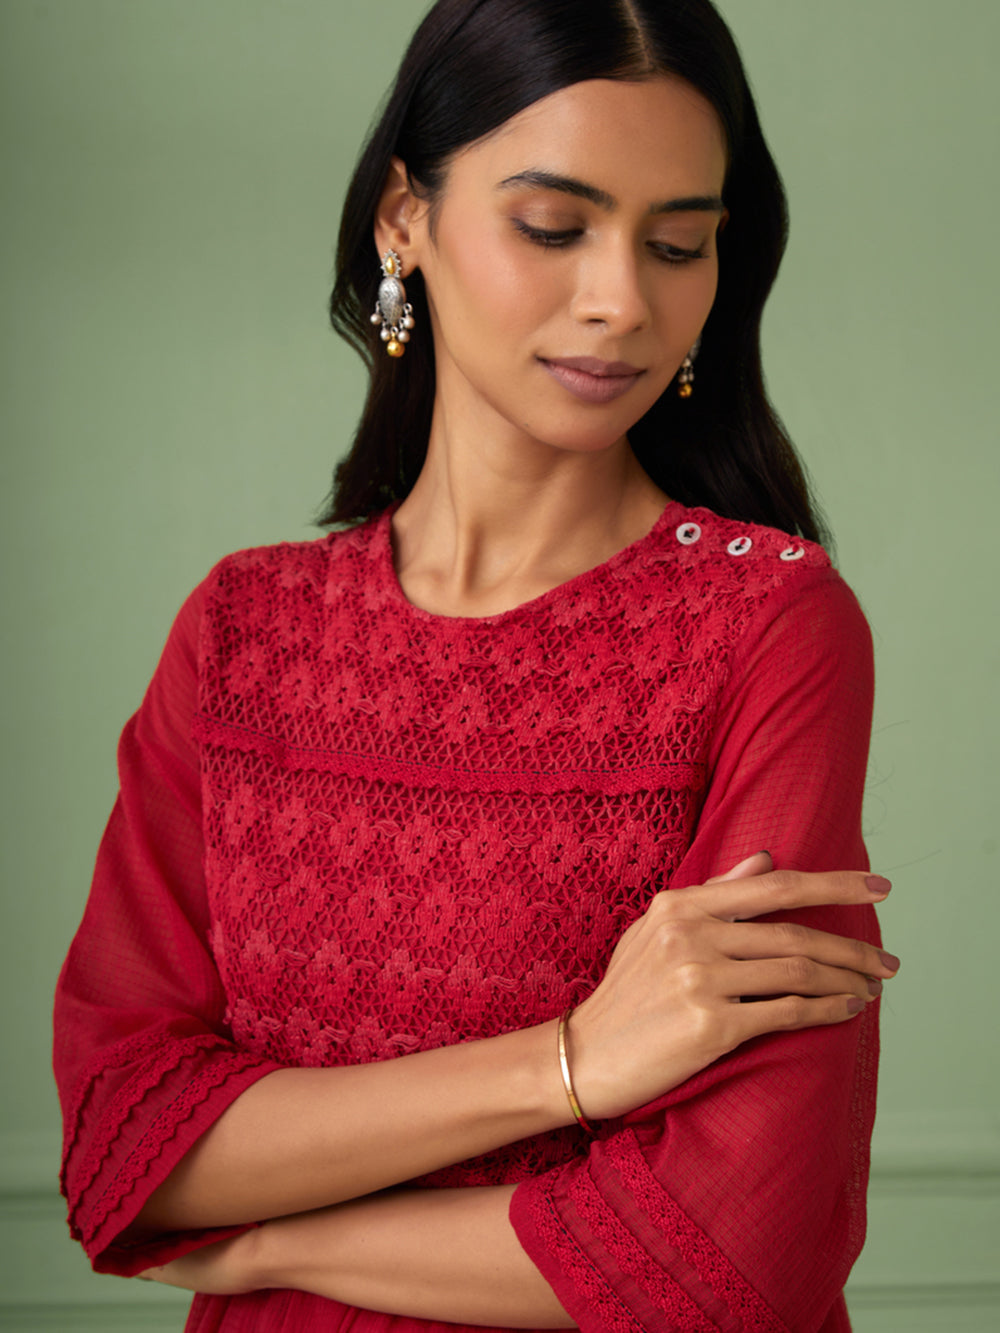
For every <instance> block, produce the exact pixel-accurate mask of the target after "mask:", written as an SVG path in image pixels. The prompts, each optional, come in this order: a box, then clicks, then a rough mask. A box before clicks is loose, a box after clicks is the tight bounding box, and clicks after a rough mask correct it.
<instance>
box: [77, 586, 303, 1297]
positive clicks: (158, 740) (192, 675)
mask: <svg viewBox="0 0 1000 1333" xmlns="http://www.w3.org/2000/svg"><path fill="white" fill-rule="evenodd" d="M203 601H204V594H203V590H202V589H198V590H196V591H195V593H193V594H192V595H191V597H190V598H189V599H188V601H187V602H186V603H185V605H184V607H183V608H182V610H181V612H180V614H179V615H178V617H177V620H176V622H175V624H174V627H173V630H172V632H171V634H170V637H169V639H168V642H167V645H166V648H165V649H164V653H163V656H162V658H161V661H160V664H159V666H158V668H157V671H156V674H155V676H154V678H153V680H152V683H151V684H150V687H149V690H148V691H147V694H146V696H145V699H144V700H143V703H142V706H141V707H140V709H139V711H138V712H137V713H136V715H135V716H134V717H133V718H132V719H131V721H130V722H129V723H128V725H127V726H126V728H125V731H124V733H123V735H122V738H121V743H120V746H119V752H118V761H119V776H120V784H121V785H120V793H119V797H118V800H117V802H116V804H115V807H114V810H113V812H112V815H111V818H110V821H109V823H108V827H107V830H106V832H105V834H104V838H103V840H102V843H101V847H100V851H99V853H98V858H97V865H96V870H95V875H94V882H93V887H92V889H91V895H90V899H89V901H88V904H87V908H86V912H85V915H84V918H83V921H82V923H81V925H80V928H79V930H78V932H77V935H76V937H75V939H74V941H73V944H72V947H71V949H70V952H69V955H68V957H67V959H66V962H65V964H64V966H63V969H62V973H61V975H60V979H59V985H58V990H57V995H56V1010H55V1052H54V1064H55V1072H56V1080H57V1083H58V1085H59V1092H60V1097H61V1101H62V1107H63V1123H64V1155H63V1170H62V1187H63V1192H64V1193H65V1195H66V1198H67V1200H68V1204H69V1221H70V1228H71V1230H72V1232H73V1234H74V1236H75V1237H76V1238H77V1239H78V1240H80V1241H81V1242H82V1244H83V1246H84V1248H85V1249H86V1251H87V1253H88V1255H89V1256H90V1258H91V1260H92V1262H93V1264H94V1267H95V1268H96V1269H98V1271H103V1272H114V1273H120V1274H122V1275H131V1274H134V1273H136V1272H140V1271H142V1269H144V1268H146V1267H148V1266H150V1265H151V1264H153V1263H165V1262H167V1261H168V1260H169V1259H171V1258H175V1257H176V1256H177V1255H179V1254H182V1253H184V1252H186V1251H188V1250H191V1249H193V1248H197V1247H198V1246H199V1245H203V1244H207V1243H209V1242H211V1241H214V1240H218V1239H221V1238H222V1237H223V1236H226V1235H229V1234H235V1233H236V1232H237V1231H240V1230H244V1229H245V1228H243V1227H234V1228H231V1229H229V1230H224V1229H223V1230H218V1229H217V1230H211V1231H203V1232H183V1233H171V1234H169V1235H165V1236H163V1237H161V1238H159V1239H155V1238H154V1239H150V1240H146V1241H144V1243H142V1244H128V1243H127V1242H126V1241H125V1240H123V1238H122V1233H123V1232H125V1231H126V1230H127V1228H128V1227H129V1225H130V1224H131V1223H132V1222H133V1221H134V1219H135V1218H136V1216H137V1214H138V1213H139V1211H140V1209H141V1208H142V1206H143V1204H144V1202H145V1201H146V1200H147V1199H148V1198H149V1196H150V1194H151V1193H152V1192H153V1190H154V1189H155V1188H156V1187H157V1186H158V1185H159V1184H161V1183H162V1181H163V1180H164V1179H165V1178H166V1177H167V1175H168V1174H169V1173H170V1171H171V1170H172V1169H173V1167H174V1166H175V1165H176V1163H177V1162H178V1161H179V1160H180V1158H181V1157H183V1155H184V1154H185V1153H186V1152H187V1151H188V1150H189V1149H190V1147H191V1146H192V1144H193V1143H194V1142H195V1141H196V1140H197V1139H198V1138H199V1137H200V1136H201V1135H202V1134H203V1133H204V1132H205V1130H206V1129H207V1128H208V1127H209V1125H211V1124H212V1123H213V1122H214V1121H215V1120H216V1119H217V1118H218V1116H219V1115H221V1113H222V1112H223V1111H224V1110H225V1109H226V1107H227V1106H228V1105H229V1104H230V1103H231V1102H232V1101H233V1100H234V1099H235V1098H236V1097H237V1096H239V1095H240V1093H241V1092H243V1091H244V1090H245V1089H246V1088H247V1087H248V1086H250V1084H252V1083H253V1082H254V1081H256V1080H257V1079H258V1078H260V1077H261V1076H262V1075H263V1074H266V1073H269V1072H270V1071H271V1070H273V1069H274V1068H276V1067H277V1066H276V1065H274V1064H273V1063H271V1062H269V1061H262V1060H260V1059H257V1058H255V1057H254V1056H252V1055H249V1054H247V1053H245V1052H242V1051H240V1050H238V1049H237V1048H236V1047H235V1046H234V1044H233V1042H232V1040H231V1039H230V1037H229V1035H228V1032H227V1027H226V1022H225V996H224V993H223V988H222V984H221V981H220V978H219V975H218V972H217V970H216V968H215V965H214V962H213V959H212V956H211V953H210V950H209V947H208V939H207V936H208V926H209V923H208V907H207V902H206V894H205V883H204V873H203V865H202V859H203V846H202V828H201V794H200V778H199V766H198V756H197V752H196V748H195V746H194V744H193V742H192V740H191V719H192V716H193V712H194V709H195V705H196V696H197V669H196V661H197V638H198V630H199V624H200V620H201V608H202V604H203Z"/></svg>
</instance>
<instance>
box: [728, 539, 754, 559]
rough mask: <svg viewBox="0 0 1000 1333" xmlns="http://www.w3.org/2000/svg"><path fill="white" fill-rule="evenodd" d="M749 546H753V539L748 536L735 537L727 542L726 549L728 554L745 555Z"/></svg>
mask: <svg viewBox="0 0 1000 1333" xmlns="http://www.w3.org/2000/svg"><path fill="white" fill-rule="evenodd" d="M751 546H753V541H752V540H751V539H750V538H749V537H737V538H736V539H735V540H734V541H731V542H730V543H729V545H728V546H727V547H726V550H727V551H728V552H729V554H730V555H746V553H747V551H749V550H750V547H751Z"/></svg>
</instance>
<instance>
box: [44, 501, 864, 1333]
mask: <svg viewBox="0 0 1000 1333" xmlns="http://www.w3.org/2000/svg"><path fill="white" fill-rule="evenodd" d="M870 712H871V647H870V640H869V636H868V630H867V626H866V624H865V622H864V618H863V616H862V615H861V612H860V611H859V609H858V607H857V604H856V602H855V601H854V598H853V596H852V595H851V593H850V591H849V590H848V589H847V588H846V586H845V585H844V584H843V582H842V581H841V580H840V578H839V576H838V575H837V574H836V573H835V572H834V571H833V570H832V569H831V568H830V566H829V562H828V560H827V557H826V556H825V554H824V553H823V552H822V551H821V550H820V549H819V548H818V547H815V546H812V545H810V544H809V543H806V542H800V541H795V540H792V539H789V538H788V537H787V536H786V535H784V534H782V533H778V532H775V531H773V530H771V529H767V528H761V527H755V526H753V525H749V524H744V523H737V522H733V521H729V520H723V519H720V518H718V517H716V516H715V515H713V514H711V513H709V512H708V511H706V510H696V509H685V508H683V507H682V506H680V505H677V504H673V503H671V504H669V505H668V506H667V508H666V510H665V512H664V514H663V516H662V517H661V519H660V520H659V522H658V523H657V524H656V526H655V527H654V528H653V530H652V531H651V532H650V533H649V534H648V536H646V537H645V538H643V539H642V540H641V541H638V542H636V543H634V544H633V545H631V546H629V547H627V548H626V549H625V550H624V551H622V552H620V553H619V554H618V555H616V556H615V557H613V558H612V559H611V560H609V561H607V562H606V563H605V564H603V565H600V566H598V567H597V568H596V569H594V570H591V571H589V572H588V573H585V574H582V575H580V576H579V577H577V578H575V579H573V580H571V581H570V582H569V583H566V584H564V585H562V586H561V587H558V588H555V589H553V590H551V591H550V592H548V593H546V594H544V595H543V596H541V597H538V598H536V599H535V600H533V601H531V602H528V603H526V604H525V605H523V606H521V607H518V608H516V609H514V610H511V611H508V612H504V613H502V614H500V615H496V616H489V617H485V618H481V619H469V618H461V617H456V618H447V617H441V616H434V615H430V614H428V613H426V612H423V611H421V610H419V609H417V608H415V607H413V606H411V605H410V604H409V603H408V602H407V601H406V600H405V598H404V597H403V595H402V592H401V590H400V588H399V585H398V582H397V580H396V577H395V574H394V571H393V567H392V556H391V547H390V539H389V515H388V514H385V515H383V516H382V517H381V518H379V519H376V520H373V521H371V522H370V523H367V524H365V525H364V526H362V527H361V528H358V529H355V530H353V531H350V532H345V533H338V534H334V535H332V536H330V537H327V538H324V539H322V540H319V541H314V542H307V543H301V544H297V545H284V546H277V547H272V548H264V549H261V550H256V551H248V552H243V553H241V554H238V555H235V556H231V557H229V558H228V559H226V560H224V561H223V562H222V563H221V564H220V565H219V566H218V567H217V568H216V569H215V570H214V571H213V573H212V574H211V575H210V577H209V578H208V579H207V580H206V581H205V582H204V583H203V584H202V585H201V586H200V587H199V588H198V589H197V590H196V591H195V593H194V594H192V596H191V597H190V598H189V599H188V601H187V603H186V604H185V606H184V608H183V609H182V611H181V613H180V615H179V616H178V618H177V621H176V623H175V625H174V628H173V631H172V633H171V636H170V639H169V641H168V644H167V647H166V649H165V651H164V655H163V658H162V660H161V662H160V665H159V667H158V669H157V672H156V675H155V677H154V679H153V681H152V684H151V685H150V688H149V691H148V693H147V695H146V698H145V700H144V702H143V704H142V707H141V708H140V710H139V712H138V713H137V714H136V716H135V717H134V718H133V719H132V720H131V721H130V722H129V724H128V726H127V727H126V729H125V732H124V735H123V737H122V742H121V747H120V771H121V794H120V797H119V800H118V803H117V805H116V807H115V810H114V812H113V814H112V816H111V820H110V823H109V825H108V829H107V832H106V834H105V837H104V841H103V843H102V846H101V851H100V854H99V857H98V863H97V871H96V876H95V881H94V887H93V890H92V893H91V898H90V902H89V905H88V907H87V911H86V915H85V917H84V920H83V923H82V925H81V927H80V930H79V933H78V935H77V937H76V940H75V941H74V944H73V946H72V949H71V951H70V954H69V957H68V959H67V962H66V964H65V967H64V969H63V973H62V976H61V979H60V985H59V995H58V999H57V1014H56V1019H57V1026H56V1032H57V1039H56V1071H57V1077H58V1080H59V1085H60V1092H61V1095H62V1099H63V1107H64V1119H65V1135H66V1140H65V1141H66V1150H65V1162H64V1172H63V1185H64V1190H65V1192H66V1195H67V1198H68V1200H69V1206H70V1224H71V1228H72V1230H73V1233H74V1235H75V1236H76V1237H77V1238H78V1239H79V1240H81V1241H82V1243H83V1244H84V1246H85V1248H86V1250H87V1252H88V1254H89V1255H90V1256H91V1258H92V1260H93V1262H94V1265H95V1267H96V1268H98V1269H99V1270H101V1271H107V1272H117V1273H124V1274H129V1273H134V1272H137V1271H140V1270H141V1269H142V1268H144V1267H147V1266H149V1265H150V1264H151V1263H153V1262H165V1261H166V1260H168V1259H169V1258H171V1257H174V1256H176V1255H178V1254H180V1253H183V1252H185V1251H186V1250H189V1249H191V1248H193V1247H195V1246H197V1245H201V1244H206V1243H208V1242H209V1241H211V1240H215V1239H218V1238H220V1237H221V1236H223V1235H225V1234H230V1233H229V1232H226V1231H222V1230H216V1231H211V1232H198V1233H183V1234H171V1235H167V1236H164V1237H163V1239H162V1242H160V1243H156V1244H151V1245H147V1246H145V1247H144V1248H142V1249H141V1250H136V1249H132V1248H129V1247H127V1246H125V1245H123V1244H120V1243H118V1242H117V1239H116V1238H117V1237H118V1236H119V1234H120V1233H121V1232H122V1231H123V1230H124V1228H125V1227H126V1226H127V1225H128V1224H129V1223H130V1222H131V1221H132V1219H133V1218H134V1217H135V1216H136V1214H137V1213H138V1211H139V1210H140V1208H141V1207H142V1204H143V1203H144V1201H145V1200H146V1199H147V1198H148V1196H149V1194H150V1193H151V1192H152V1190H153V1189H154V1188H155V1186H156V1185H158V1184H159V1183H160V1182H161V1181H162V1180H163V1179H164V1178H165V1176H166V1175H167V1174H168V1172H169V1171H170V1170H171V1168H172V1167H173V1166H174V1165H175V1164H176V1162H177V1161H178V1160H179V1158H180V1157H181V1156H182V1155H183V1154H184V1153H185V1152H186V1151H187V1149H188V1148H189V1147H190V1146H191V1145H192V1144H193V1143H194V1142H195V1141H196V1139H197V1138H198V1137H199V1136H200V1135H201V1134H202V1133H204V1131H205V1130H206V1128H207V1127H208V1126H209V1125H210V1124H211V1123H212V1122H213V1121H214V1120H215V1119H216V1118H217V1117H218V1116H219V1115H220V1114H221V1112H222V1111H223V1110H224V1109H225V1108H226V1106H228V1105H229V1104H230V1102H232V1100H233V1099H234V1098H236V1097H237V1096H239V1095H240V1093H241V1092H243V1091H244V1089H246V1088H247V1087H248V1086H249V1085H250V1084H251V1083H252V1082H254V1080H256V1079H258V1078H260V1077H261V1076H262V1075H264V1074H267V1073H268V1072H270V1071H272V1070H274V1069H275V1068H278V1067H281V1066H288V1065H295V1066H302V1065H312V1066H317V1065H337V1064H351V1063H357V1062H360V1061H370V1060H386V1059H391V1058H393V1057H394V1056H397V1055H399V1054H402V1053H405V1052H408V1051H414V1050H420V1049H426V1048H430V1047H437V1046H441V1045H446V1044H450V1043H453V1042H458V1041H463V1040H467V1039H470V1038H476V1037H486V1036H490V1035H493V1034H495V1033H499V1032H504V1031H509V1030H511V1029H514V1028H517V1027H523V1026H526V1025H530V1024H534V1023H538V1022H542V1021H544V1020H546V1019H549V1018H552V1017H554V1016H555V1015H556V1014H558V1013H559V1012H560V1011H561V1010H562V1009H563V1008H565V1007H566V1006H567V1005H569V1004H573V1003H575V1002H577V1001H579V1000H580V999H581V998H582V997H584V996H585V995H586V994H588V993H589V991H590V990H591V989H592V988H593V987H594V985H595V984H596V982H597V981H598V980H599V978H600V976H601V975H602V972H603V968H604V966H605V963H606V960H607V958H608V955H609V953H610V951H611V949H612V947H613V946H614V943H615V942H616V941H617V939H618V938H619V936H620V935H621V933H622V931H623V930H624V929H625V928H626V926H627V925H628V924H629V923H630V922H631V921H633V920H634V919H635V918H636V917H637V916H638V915H639V914H640V913H641V912H642V911H643V909H644V906H645V904H646V903H647V901H648V899H649V897H650V895H651V894H652V893H654V892H656V891H657V890H660V889H663V888H666V887H673V888H683V887H684V886H685V885H688V884H693V883H699V882H701V881H702V880H704V879H706V878H708V877H709V876H711V875H713V874H717V873H719V872H721V871H723V870H725V869H727V868H728V867H729V866H731V865H732V864H735V863H736V862H737V861H739V860H740V859H742V858H743V857H745V856H747V855H749V854H750V853H752V852H755V851H758V850H761V849H763V848H767V849H769V850H770V851H771V853H772V855H773V857H774V859H775V863H776V864H777V865H778V866H784V867H797V868H800V869H817V870H818V869H823V870H826V869H836V868H848V867H854V868H860V867H863V866H864V865H866V864H867V863H866V860H865V852H864V848H863V845H862V842H861V836H860V811H861V796H862V787H863V780H864V774H865V764H866V755H867V744H868V732H869V725H870ZM799 916H800V917H801V918H802V919H808V920H809V921H810V923H811V924H815V925H818V926H822V927H823V928H826V929H832V930H838V931H841V932H842V933H845V934H850V935H853V936H857V937H863V938H868V939H872V940H874V939H876V938H877V928H876V924H875V919H874V913H873V912H872V911H871V909H869V908H840V909H837V908H829V909H822V910H814V911H813V912H811V913H801V914H799ZM875 1009H876V1006H874V1005H870V1006H868V1008H867V1010H866V1011H865V1013H863V1014H862V1015H861V1016H860V1017H859V1018H857V1019H854V1020H851V1021H850V1022H848V1023H844V1024H839V1025H836V1026H833V1027H824V1028H815V1029H811V1030H809V1031H805V1032H796V1033H784V1034H776V1035H772V1036H769V1037H767V1038H762V1039H758V1040H756V1041H753V1042H750V1043H747V1044H746V1045H744V1046H742V1047H740V1048H739V1049H738V1050H737V1051H735V1052H734V1053H733V1054H731V1055H730V1056H728V1057H727V1058H725V1059H723V1060H719V1061H717V1062H716V1063H715V1064H713V1065H712V1066H710V1067H709V1068H708V1069H706V1070H705V1071H703V1072H702V1073H701V1074H699V1075H698V1076H697V1077H695V1078H693V1079H690V1080H689V1081H688V1082H686V1083H684V1084H683V1085H682V1086H680V1087H678V1088H676V1089H674V1091H672V1092H671V1093H669V1094H668V1095H666V1096H665V1097H663V1098H661V1099H660V1100H659V1101H658V1102H657V1103H655V1104H654V1105H653V1106H649V1107H645V1108H643V1109H642V1110H641V1111H637V1112H635V1113H633V1114H632V1115H629V1116H627V1117H625V1118H624V1119H623V1120H621V1121H614V1122H607V1123H605V1124H604V1125H602V1126H601V1127H600V1133H599V1137H598V1139H597V1141H596V1142H590V1141H589V1140H587V1139H586V1138H585V1136H583V1135H582V1134H581V1133H579V1132H578V1131H577V1130H576V1129H575V1128H574V1129H566V1130H561V1131H558V1132H555V1133H552V1134H546V1135H539V1136H537V1137H536V1138H532V1139H528V1140H525V1141H522V1142H519V1143H514V1144H511V1145H509V1146H507V1147H505V1148H502V1149H500V1150H498V1151H496V1152H493V1153H490V1154H488V1155H487V1156H486V1157H483V1158H480V1159H477V1160H475V1161H472V1162H465V1163H462V1164H460V1165H457V1166H454V1167H450V1168H448V1169H446V1170H443V1171H439V1172H436V1173H435V1174H434V1175H433V1176H430V1177H427V1178H425V1179H424V1180H422V1181H421V1182H418V1183H420V1184H424V1185H426V1186H427V1187H435V1186H454V1185H463V1184H484V1183H495V1184H499V1183H507V1182H520V1185H519V1188H518V1189H517V1191H516V1192H515V1195H514V1201H513V1205H512V1209H511V1217H512V1221H513V1224H514V1226H515V1229H516V1231H517V1234H518V1236H519V1238H520V1240H521V1242H522V1244H523V1245H524V1247H525V1249H526V1250H527V1252H528V1253H529V1255H530V1256H531V1257H532V1259H533V1260H534V1261H535V1263H536V1264H537V1265H538V1267H539V1268H540V1269H541V1271H542V1272H543V1273H544V1275H545V1276H546V1278H547V1279H548V1280H549V1281H550V1282H551V1284H552V1285H553V1287H554V1288H555V1290H556V1292H557V1294H558V1295H559V1298H560V1300H561V1301H562V1302H563V1304H564V1305H565V1306H566V1308H567V1309H568V1310H569V1311H570V1312H571V1314H572V1315H573V1317H574V1318H575V1319H576V1321H577V1322H578V1323H579V1325H580V1327H581V1328H583V1329H586V1330H592V1331H593V1333H598V1330H622V1331H624V1330H629V1333H638V1331H639V1330H656V1329H664V1330H684V1331H687V1330H695V1331H699V1333H700V1331H701V1330H706V1331H707V1330H716V1329H718V1330H725V1331H726V1333H729V1331H733V1333H735V1331H736V1330H768V1333H771V1331H773V1333H778V1331H779V1330H781V1331H787V1333H808V1331H809V1330H823V1333H834V1331H836V1333H840V1331H841V1330H844V1329H847V1328H848V1327H849V1325H848V1323H847V1317H846V1312H845V1310H844V1306H843V1300H842V1296H841V1291H842V1288H843V1285H844V1282H845V1280H846V1278H847V1275H848V1272H849V1270H850V1267H851V1264H852V1263H853V1261H854V1259H855V1258H856V1256H857V1254H858V1252H859V1250H860V1247H861V1244H862V1241H863V1237H864V1226H865V1220H864V1219H865V1210H864V1195H865V1184H866V1178H867V1166H868V1141H869V1136H870V1132H871V1124H872V1118H873V1113H874V1095H875V1061H876V1050H877V1037H876V1014H875ZM553 1058H555V1057H554V1056H553ZM238 1229H239V1228H234V1229H233V1230H238ZM455 1327H456V1326H455V1325H452V1324H447V1325H445V1324H441V1325H434V1324H430V1323H428V1322H426V1321H422V1320H415V1319H399V1318H393V1317H389V1316H383V1315H378V1314H372V1313H370V1312H367V1311H358V1310H352V1309H348V1308H346V1307H344V1306H341V1305H339V1304H338V1303H336V1302H332V1301H327V1300H323V1299H321V1298H318V1297H313V1296H309V1295H305V1294H303V1293H295V1292H287V1291H265V1292H258V1293H254V1294H253V1295H249V1296H242V1297H203V1296H199V1297H196V1298H195V1301H194V1305H193V1308H192V1313H191V1316H190V1319H189V1323H188V1329H189V1330H197V1331H198V1333H207V1331H208V1330H220V1331H222V1333H249V1331H250V1330H253V1333H276V1331H277V1330H289V1333H291V1330H294V1331H295V1333H304V1331H305V1333H311V1331H312V1330H316V1331H317V1333H319V1330H323V1331H324V1333H325V1331H327V1330H343V1329H356V1330H364V1331H365V1333H375V1331H376V1330H390V1329H394V1330H414V1333H415V1331H416V1330H425V1331H426V1330H428V1329H431V1328H440V1329H442V1330H446V1329H451V1330H454V1329H455Z"/></svg>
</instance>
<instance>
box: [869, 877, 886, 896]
mask: <svg viewBox="0 0 1000 1333" xmlns="http://www.w3.org/2000/svg"><path fill="white" fill-rule="evenodd" d="M865 883H866V884H867V885H868V892H869V893H877V894H878V896H879V897H880V898H884V897H885V895H886V894H887V893H888V892H889V890H890V889H891V888H892V880H890V879H886V877H885V876H884V875H869V876H868V877H867V878H866V879H865Z"/></svg>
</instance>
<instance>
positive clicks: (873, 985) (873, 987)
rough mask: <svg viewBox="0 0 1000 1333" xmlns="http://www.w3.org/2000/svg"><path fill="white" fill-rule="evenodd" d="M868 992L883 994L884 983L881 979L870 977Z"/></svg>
mask: <svg viewBox="0 0 1000 1333" xmlns="http://www.w3.org/2000/svg"><path fill="white" fill-rule="evenodd" d="M868 994H869V995H881V994H882V983H881V981H879V979H878V977H869V978H868Z"/></svg>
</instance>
